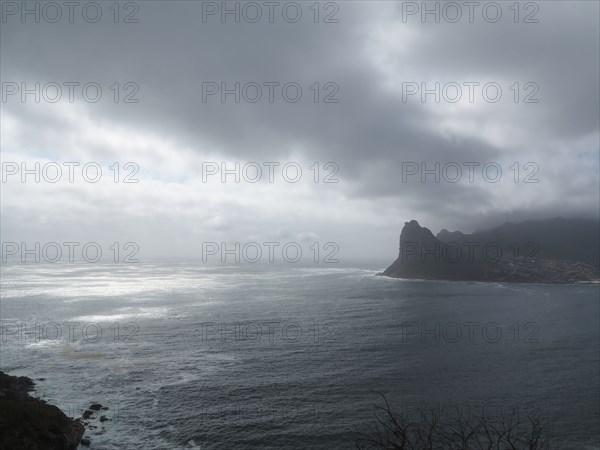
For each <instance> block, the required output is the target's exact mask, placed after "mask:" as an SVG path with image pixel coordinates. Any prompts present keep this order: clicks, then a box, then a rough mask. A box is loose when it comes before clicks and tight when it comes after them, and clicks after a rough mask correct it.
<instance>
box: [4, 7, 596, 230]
mask: <svg viewBox="0 0 600 450" xmlns="http://www.w3.org/2000/svg"><path fill="white" fill-rule="evenodd" d="M138 3H139V6H140V11H139V13H138V14H137V18H138V19H139V23H137V24H123V23H120V24H113V23H111V22H110V21H102V22H100V23H97V24H90V23H86V22H84V21H82V20H77V21H75V23H72V24H69V23H56V24H51V23H39V24H36V23H21V22H20V21H14V20H9V21H8V22H7V23H3V24H2V31H1V38H2V67H1V74H2V80H3V81H19V82H20V81H21V80H25V81H30V82H33V81H40V82H41V83H44V82H48V81H58V82H61V81H67V80H75V81H81V82H82V83H83V82H86V81H97V82H99V83H102V84H103V86H108V85H110V84H111V83H112V82H114V81H120V82H121V83H123V82H125V81H133V82H135V83H137V84H138V85H139V87H140V92H139V95H138V97H139V99H140V103H139V104H136V105H123V104H114V103H112V102H105V101H102V102H100V103H97V104H88V105H85V110H86V114H87V115H88V116H89V119H90V120H92V121H95V122H98V123H108V124H110V123H114V124H118V125H121V124H126V125H127V126H128V127H130V128H131V129H135V130H136V134H141V135H144V134H146V133H148V134H150V133H153V134H158V135H161V136H164V138H165V139H167V140H169V141H172V142H174V143H175V146H176V147H177V146H179V147H181V148H184V147H185V148H191V149H193V151H195V152H196V153H198V154H199V155H200V156H202V157H204V156H208V155H214V154H218V155H222V157H223V158H233V159H235V158H237V159H243V160H251V161H252V160H254V161H287V160H289V159H291V156H290V155H291V154H292V153H293V152H294V151H298V149H301V150H299V151H300V152H301V153H302V156H303V157H304V158H306V159H307V160H314V161H335V162H337V163H338V164H339V166H340V178H341V179H342V180H343V181H344V182H345V183H344V184H343V189H344V190H345V193H346V195H348V196H349V197H352V198H357V199H360V198H366V199H370V200H371V201H374V202H377V201H380V200H386V201H388V200H389V199H392V200H395V201H397V203H398V205H399V206H398V208H399V209H400V210H402V208H405V209H406V210H409V211H410V214H415V215H421V214H422V215H425V216H427V217H439V219H438V221H437V223H435V224H432V226H433V228H435V227H436V226H440V227H441V226H445V225H446V223H447V222H448V221H450V222H453V223H454V224H455V225H456V226H461V225H467V224H473V222H477V223H483V222H487V220H488V217H494V219H495V218H498V219H500V218H502V217H508V216H512V215H514V211H516V210H518V211H529V212H530V213H531V214H536V215H538V214H539V215H542V216H543V215H556V214H557V213H560V211H559V210H560V209H561V208H564V207H565V205H564V198H565V197H569V196H574V195H577V196H579V198H580V196H581V195H583V196H584V197H585V201H583V202H581V203H578V204H577V205H578V206H577V207H576V208H575V209H574V210H569V211H568V213H572V214H575V215H578V214H592V213H594V211H595V210H596V209H597V201H596V199H597V196H598V193H597V190H596V189H597V178H594V177H593V176H590V173H589V172H585V174H584V176H583V179H585V180H586V181H585V183H584V185H583V186H582V185H581V184H578V185H577V186H575V185H574V184H573V183H572V182H571V180H572V179H574V178H575V177H576V176H581V175H582V174H581V171H579V172H577V166H576V165H572V166H569V167H570V168H569V170H572V171H573V172H570V173H562V174H560V176H559V177H558V178H556V179H551V180H550V179H548V178H545V179H544V182H545V183H546V184H544V187H541V188H539V189H538V190H537V191H536V190H535V189H534V187H527V189H528V190H527V192H525V195H524V196H523V197H528V196H540V197H544V201H542V202H538V203H537V205H535V204H534V207H533V208H528V207H525V206H524V205H523V204H521V203H520V202H521V200H522V198H520V196H519V195H514V193H515V192H514V186H512V187H510V189H509V190H507V191H506V196H505V201H504V202H503V204H501V205H500V208H501V209H500V210H498V206H499V205H498V204H497V202H494V201H493V200H492V199H491V198H492V197H493V196H494V195H497V193H495V191H494V189H495V188H494V187H493V186H491V185H490V184H489V183H481V182H476V183H474V184H469V183H466V184H465V183H457V184H448V183H445V184H444V183H433V182H427V183H418V182H416V183H415V182H413V183H403V182H402V178H401V176H402V163H403V162H411V161H416V162H422V161H426V162H427V163H428V164H429V165H433V164H434V163H435V162H436V161H439V162H441V163H442V164H444V163H445V162H451V161H455V162H458V163H459V164H460V163H462V162H468V161H477V162H480V163H482V164H483V163H485V162H488V161H501V162H502V164H503V165H504V167H507V166H508V165H509V164H510V163H509V162H508V161H520V162H527V161H537V162H542V159H543V162H544V164H545V169H546V171H545V172H543V173H542V175H544V174H545V176H549V175H551V174H553V173H559V170H558V168H560V167H564V161H566V160H569V159H570V158H572V156H571V155H569V153H568V152H565V151H564V149H565V148H569V147H571V146H572V147H576V146H577V147H578V148H579V149H580V151H583V152H588V153H591V154H592V155H595V154H596V153H597V151H598V147H597V143H596V142H595V140H594V136H597V134H598V121H599V117H600V114H599V111H598V97H599V92H598V89H599V88H598V79H599V69H598V50H599V48H598V22H597V17H598V4H596V3H593V2H578V3H577V7H573V6H572V5H571V4H567V3H565V2H561V3H559V2H553V3H552V4H550V3H549V2H545V3H544V2H540V3H539V6H540V11H539V13H538V15H537V18H538V19H539V23H537V24H523V23H517V24H515V23H511V21H510V20H508V21H502V22H501V23H496V24H491V23H488V22H486V21H484V20H476V21H475V22H474V23H472V24H470V23H459V24H451V23H444V21H442V22H441V23H425V24H423V23H421V22H420V21H418V20H409V21H408V22H407V23H403V22H402V20H401V4H400V2H398V4H394V3H391V2H379V3H375V2H368V3H367V2H352V3H341V2H340V3H339V7H340V11H339V13H338V14H337V19H338V20H339V23H337V24H323V23H317V24H314V23H312V21H311V20H302V21H301V22H300V23H297V24H291V23H287V22H285V21H284V20H275V23H272V24H271V23H264V22H263V23H257V24H251V23H240V24H236V23H221V21H219V20H218V19H215V18H214V17H211V18H209V20H208V22H207V23H203V22H202V5H201V3H200V2H197V3H194V2H159V1H156V2H138ZM304 5H305V8H304V13H305V14H306V13H307V12H308V9H307V6H308V4H304ZM505 13H506V10H505ZM382 33H383V35H385V36H388V37H387V38H386V39H387V40H386V39H382V38H381V35H382ZM432 80H439V81H440V82H442V83H444V82H451V81H454V82H458V83H462V82H463V81H479V82H481V83H485V82H488V81H497V82H499V83H501V84H502V85H503V87H504V89H505V92H504V95H505V96H509V95H510V94H509V91H508V86H509V85H510V84H511V83H512V82H514V81H518V82H520V83H525V82H529V81H531V82H535V83H537V84H538V85H539V86H540V92H539V98H540V103H539V104H537V105H524V104H518V105H515V104H510V102H508V103H499V104H493V105H490V104H483V105H475V108H477V109H475V110H473V109H471V110H469V109H460V108H459V109H453V108H452V105H447V104H446V105H444V104H439V105H438V104H435V103H431V102H429V103H426V104H423V103H421V102H419V101H418V99H416V97H415V98H412V99H411V101H409V102H406V103H405V102H403V101H402V95H401V91H400V90H399V89H398V86H399V85H400V84H401V82H402V81H414V82H418V83H420V82H423V81H432ZM208 81H214V82H217V83H221V82H227V83H229V84H230V85H231V84H232V83H234V82H235V81H239V82H241V83H242V84H243V83H245V82H258V83H259V84H261V83H263V82H266V81H276V82H280V83H281V84H283V83H286V82H289V81H294V82H298V83H300V85H301V86H302V88H303V98H302V100H301V101H299V102H298V103H293V104H292V103H288V102H285V101H283V99H282V98H281V96H280V95H277V97H276V101H275V102H274V103H269V102H265V101H262V102H260V103H257V104H251V103H247V102H244V101H242V102H241V103H239V104H236V103H233V102H231V101H229V102H228V103H225V104H222V103H220V102H219V101H218V96H212V97H210V98H209V101H208V102H207V103H203V102H202V83H203V82H208ZM315 82H319V83H320V84H321V85H323V84H324V83H326V82H333V83H336V85H337V86H339V89H340V90H339V93H338V94H337V98H339V103H335V104H324V103H314V102H313V101H312V92H311V91H310V90H309V86H311V85H312V84H313V83H315ZM230 98H231V97H230ZM28 106H29V105H21V104H19V103H15V102H7V103H5V104H3V111H5V112H7V113H9V114H10V115H11V116H12V117H15V118H17V119H18V121H19V122H20V123H22V124H25V126H24V128H23V130H24V131H23V132H24V133H27V134H28V135H29V136H28V139H29V140H30V141H31V142H32V146H36V145H37V146H39V147H40V148H41V149H43V147H44V146H45V145H47V142H49V140H48V139H44V137H45V136H47V135H48V133H54V134H61V133H65V135H68V133H69V131H70V130H69V129H68V124H66V123H63V124H62V125H61V123H60V121H61V120H62V119H60V118H58V117H54V116H52V115H47V114H45V113H42V112H39V111H33V109H32V108H30V107H28ZM467 106H468V105H467ZM467 123H468V126H467V125H464V124H467ZM463 125H464V126H463ZM487 127H491V128H493V133H489V134H488V133H487V132H486V131H485V130H486V128H487ZM516 129H518V130H519V133H514V130H516ZM34 132H35V133H34ZM513 133H514V139H513V138H512V137H511V136H509V135H512V134H513ZM34 134H35V135H34ZM590 136H591V138H590ZM581 142H584V144H583V147H584V148H582V144H581ZM3 145H8V144H7V143H3ZM44 150H45V151H46V152H47V153H52V152H53V151H54V152H56V151H57V150H56V149H50V148H45V149H44ZM93 150H94V152H102V151H103V150H102V148H94V149H93ZM111 151H112V152H114V150H110V149H106V152H111ZM107 157H108V156H107ZM167 157H168V155H167ZM596 158H597V156H596ZM591 163H592V164H597V159H592V160H591ZM580 169H581V168H580ZM561 177H564V178H561ZM549 184H550V185H554V186H562V187H561V188H555V189H547V188H546V186H548V185H549ZM501 189H503V188H502V187H501V186H500V185H498V187H497V189H496V191H497V190H501ZM549 196H552V197H551V198H549ZM534 203H535V202H534ZM407 205H410V209H408V208H406V206H407ZM536 208H537V209H536ZM448 216H451V217H452V219H449V218H448ZM456 217H462V219H456ZM403 219H407V217H405V218H403Z"/></svg>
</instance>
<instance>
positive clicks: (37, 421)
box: [0, 371, 110, 450]
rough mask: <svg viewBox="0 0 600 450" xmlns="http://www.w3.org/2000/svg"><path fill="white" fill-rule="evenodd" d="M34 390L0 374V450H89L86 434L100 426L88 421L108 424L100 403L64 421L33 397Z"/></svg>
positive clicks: (22, 381)
mask: <svg viewBox="0 0 600 450" xmlns="http://www.w3.org/2000/svg"><path fill="white" fill-rule="evenodd" d="M34 389H35V382H34V381H33V380H32V379H31V378H28V377H16V376H11V375H8V374H6V373H4V372H2V371H0V450H13V449H28V450H75V449H77V448H78V446H79V445H83V446H89V445H90V444H91V440H90V439H89V438H88V437H84V434H85V432H86V430H94V429H97V428H98V427H99V426H100V425H93V424H90V419H98V420H99V421H100V422H106V421H108V420H110V419H108V418H107V417H106V416H104V415H100V414H101V413H100V411H103V410H107V409H108V408H107V407H105V406H102V405H101V404H99V403H94V404H92V405H90V407H89V408H88V409H87V410H86V411H85V412H84V413H83V415H82V417H81V418H77V419H73V418H70V417H67V416H66V415H65V414H64V413H63V412H62V411H61V410H60V409H59V408H58V407H56V406H54V405H50V404H48V403H46V402H45V401H44V400H41V399H39V398H35V397H32V396H31V395H30V392H31V391H33V390H34ZM96 415H100V417H99V418H97V417H96Z"/></svg>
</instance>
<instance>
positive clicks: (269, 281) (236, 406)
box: [0, 263, 600, 449]
mask: <svg viewBox="0 0 600 450" xmlns="http://www.w3.org/2000/svg"><path fill="white" fill-rule="evenodd" d="M364 267H367V268H364ZM381 269H382V267H381V266H380V267H376V266H370V265H356V266H355V267H342V266H340V265H335V267H331V268H323V267H319V268H316V267H296V266H292V265H287V266H276V265H268V266H252V265H237V266H235V267H226V266H213V267H211V266H206V265H202V264H196V265H184V264H165V263H161V264H138V265H131V266H124V265H52V266H50V265H22V264H14V265H10V264H8V265H3V266H2V298H1V300H2V302H1V310H0V313H1V321H2V336H1V338H2V346H1V354H0V363H1V367H2V370H5V371H7V372H9V373H11V374H13V375H27V376H30V377H31V378H33V379H38V378H44V380H41V381H37V392H36V393H37V394H38V395H40V396H42V397H43V398H44V399H46V400H47V401H49V402H51V403H53V404H56V405H57V406H59V407H60V408H61V409H63V411H64V412H65V413H66V414H67V415H70V416H74V417H79V416H81V414H82V412H83V410H84V409H85V408H87V407H88V405H89V404H91V403H94V402H98V403H101V404H103V405H105V406H108V407H109V410H108V411H106V413H107V417H108V418H110V419H111V421H108V422H105V423H104V424H103V426H104V427H105V431H104V432H102V433H101V434H94V433H95V432H94V431H90V432H89V434H90V435H91V437H92V439H93V441H92V446H91V448H96V449H120V448H144V449H164V448H174V449H185V448H202V449H210V448H215V449H216V448H271V449H280V448H323V449H328V448H352V446H353V438H354V437H355V436H356V433H357V432H358V431H367V427H368V426H369V425H370V424H371V423H372V420H373V406H374V405H377V404H381V397H380V394H385V395H386V397H387V398H388V400H389V401H390V404H391V405H392V407H393V409H395V410H397V411H398V412H406V413H410V412H411V411H414V410H415V408H416V406H417V405H418V404H426V405H428V406H430V407H433V408H437V409H438V411H439V412H440V414H441V415H442V416H445V417H452V416H453V415H455V414H456V411H461V412H462V413H464V414H467V415H468V414H469V413H470V412H473V411H475V410H480V411H485V412H486V414H489V415H492V416H493V415H494V414H498V413H500V412H509V411H511V410H515V409H517V410H518V411H519V414H520V416H521V417H526V415H527V414H528V413H529V412H532V411H535V410H538V411H539V412H540V415H541V416H542V417H543V418H544V419H545V420H547V421H548V423H549V424H550V425H549V427H548V430H549V431H550V432H551V433H552V435H553V437H554V438H555V444H556V448H565V449H568V448H573V449H575V448H590V449H591V448H598V447H600V441H599V438H598V436H600V425H599V423H600V421H599V419H600V412H599V408H600V406H599V402H598V399H599V396H600V389H599V387H598V383H597V380H598V378H599V376H600V373H599V367H598V357H599V341H598V328H597V324H598V315H599V312H600V311H599V305H598V294H599V286H598V285H537V284H505V285H503V284H492V283H489V284H486V283H452V282H444V281H406V280H395V279H388V278H383V277H378V276H376V275H375V274H376V273H377V272H378V271H380V270H381ZM96 432H97V430H96Z"/></svg>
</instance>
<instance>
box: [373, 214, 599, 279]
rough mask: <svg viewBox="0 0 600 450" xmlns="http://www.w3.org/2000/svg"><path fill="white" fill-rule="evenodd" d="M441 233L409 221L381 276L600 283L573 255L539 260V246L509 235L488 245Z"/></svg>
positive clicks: (473, 238) (475, 238) (596, 272)
mask: <svg viewBox="0 0 600 450" xmlns="http://www.w3.org/2000/svg"><path fill="white" fill-rule="evenodd" d="M441 234H443V236H440V235H438V237H436V236H434V235H433V233H432V232H431V231H430V230H429V229H427V228H424V227H421V226H420V225H419V224H418V222H417V221H416V220H412V221H410V222H406V223H405V225H404V228H403V229H402V232H401V234H400V252H399V256H398V259H396V261H394V263H392V265H391V266H390V267H388V268H387V269H386V270H385V271H384V272H383V273H382V274H380V275H385V276H389V277H393V278H408V279H424V280H454V281H495V282H516V283H581V282H596V281H598V279H600V271H599V270H598V268H597V267H594V266H592V265H590V264H587V263H585V262H581V261H576V260H573V259H568V258H573V256H572V255H570V254H569V255H566V254H565V256H564V259H560V256H561V255H560V254H557V255H556V259H546V258H540V257H538V255H539V254H543V252H541V251H540V245H539V244H537V243H536V242H534V241H532V242H519V241H518V240H516V239H512V238H511V237H510V236H504V237H503V240H502V241H500V240H498V239H495V240H491V239H485V240H484V239H480V236H475V235H470V236H469V238H468V239H466V238H463V239H460V238H461V237H462V236H467V235H463V234H462V233H459V232H455V233H449V232H446V231H445V230H444V231H443V232H442V233H441ZM440 238H443V240H442V239H440ZM525 250H526V251H525ZM542 250H543V248H542Z"/></svg>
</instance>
